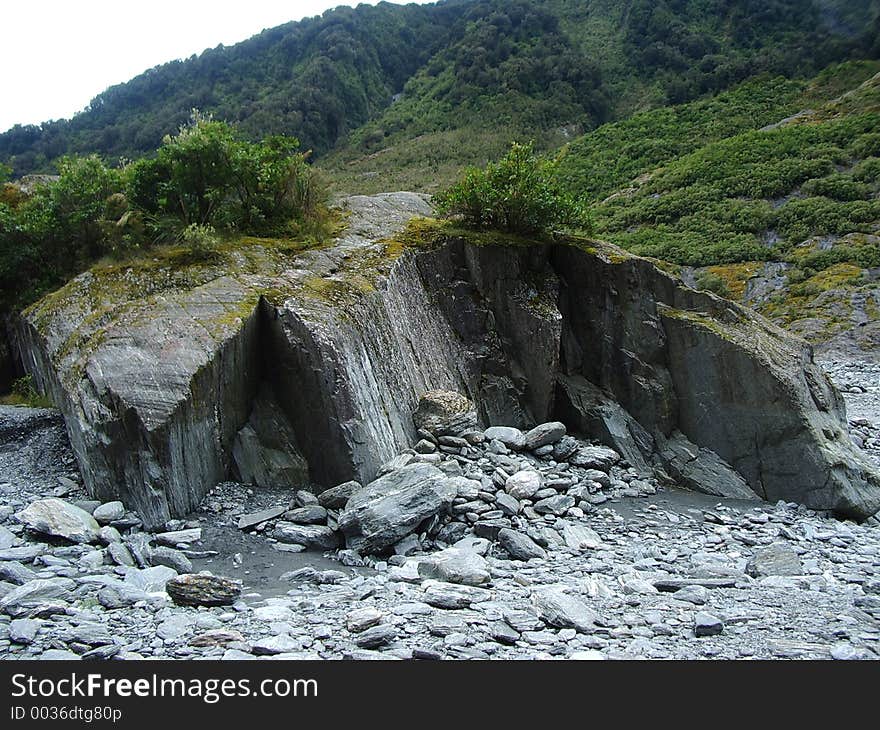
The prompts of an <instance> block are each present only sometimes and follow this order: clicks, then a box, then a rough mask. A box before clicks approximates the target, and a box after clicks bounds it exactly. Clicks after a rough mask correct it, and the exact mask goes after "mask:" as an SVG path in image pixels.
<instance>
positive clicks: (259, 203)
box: [0, 113, 328, 309]
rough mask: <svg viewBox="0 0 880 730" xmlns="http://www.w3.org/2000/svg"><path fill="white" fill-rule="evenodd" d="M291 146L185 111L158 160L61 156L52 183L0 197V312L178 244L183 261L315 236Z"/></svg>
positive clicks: (320, 215)
mask: <svg viewBox="0 0 880 730" xmlns="http://www.w3.org/2000/svg"><path fill="white" fill-rule="evenodd" d="M297 147H298V142H297V140H296V139H294V138H290V137H281V136H273V137H269V138H267V139H265V140H264V141H262V142H260V143H253V142H248V141H245V140H242V139H240V137H239V136H238V134H237V131H236V130H235V129H234V128H232V127H230V126H229V125H227V124H225V123H223V122H216V121H213V120H211V119H210V118H209V117H206V116H203V115H201V114H198V113H194V114H193V116H192V119H191V121H190V122H189V123H188V124H187V125H184V126H183V127H181V129H180V130H179V131H178V133H177V134H176V135H173V136H171V135H169V136H166V138H165V140H164V141H163V143H162V146H161V147H160V148H159V150H158V151H157V153H156V155H155V156H154V157H151V158H145V159H142V160H139V161H137V162H134V163H130V164H128V165H125V166H124V167H121V168H112V167H108V166H107V165H106V164H105V163H104V162H103V161H102V160H101V159H100V158H99V157H98V156H97V155H88V156H85V157H75V156H69V157H64V158H62V159H61V161H60V162H59V163H58V170H59V176H58V178H57V179H55V180H51V181H47V182H43V183H39V184H37V185H36V186H35V187H34V188H33V189H32V190H30V191H27V192H26V191H24V190H23V189H22V188H21V187H20V186H16V185H13V184H6V185H5V186H3V188H2V190H0V291H2V298H0V306H2V307H3V308H4V309H5V308H6V307H9V306H10V305H22V304H24V303H26V302H29V301H32V300H34V299H35V298H36V297H38V296H39V295H40V294H42V293H44V292H46V291H48V290H50V289H51V288H54V287H56V286H58V285H59V284H61V283H63V282H64V281H65V280H66V279H67V278H69V277H70V276H72V275H74V274H76V273H78V272H79V271H81V270H82V269H83V268H85V267H86V266H88V265H89V264H90V263H91V262H93V261H95V260H97V259H99V258H101V257H105V256H114V257H117V258H118V257H124V256H127V255H130V254H132V253H134V252H135V251H137V250H142V249H146V248H149V247H151V246H154V245H157V244H168V243H182V244H183V247H184V249H183V252H184V255H185V257H186V258H187V259H188V260H197V259H210V258H212V257H214V256H215V255H216V252H217V248H218V245H219V242H220V238H221V237H222V236H231V235H236V234H241V233H248V234H257V235H272V236H279V237H288V236H293V237H299V238H302V237H304V236H309V235H312V236H314V235H320V234H321V232H322V229H323V227H324V225H325V224H326V222H327V218H328V216H327V214H326V209H325V208H324V206H323V201H324V195H323V193H322V188H321V186H320V185H319V184H318V183H317V182H316V180H315V176H314V173H313V172H312V170H311V168H310V167H309V166H308V165H307V163H306V159H305V157H306V156H305V155H303V154H302V153H299V152H298V151H297Z"/></svg>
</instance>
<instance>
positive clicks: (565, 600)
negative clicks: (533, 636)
mask: <svg viewBox="0 0 880 730" xmlns="http://www.w3.org/2000/svg"><path fill="white" fill-rule="evenodd" d="M531 601H532V605H533V606H534V607H535V609H536V610H537V611H538V615H539V616H540V617H541V619H542V620H543V621H544V622H545V623H547V624H549V625H550V626H556V627H558V628H561V629H574V630H575V631H578V632H580V633H584V634H589V633H593V631H595V628H596V623H597V622H598V620H599V616H598V614H597V613H596V612H595V611H594V610H593V609H591V608H590V607H589V606H587V604H586V603H584V602H583V601H582V600H581V599H580V598H578V597H577V596H574V595H571V594H569V593H567V592H566V591H565V588H564V587H562V586H557V585H549V586H540V587H538V588H535V590H534V591H532V594H531Z"/></svg>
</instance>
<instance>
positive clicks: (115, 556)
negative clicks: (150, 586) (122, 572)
mask: <svg viewBox="0 0 880 730" xmlns="http://www.w3.org/2000/svg"><path fill="white" fill-rule="evenodd" d="M107 553H108V555H110V558H111V559H112V560H113V562H114V563H116V565H128V566H130V567H134V558H133V557H131V553H130V552H129V551H128V548H127V547H125V545H124V544H123V543H121V542H111V543H110V545H108V546H107Z"/></svg>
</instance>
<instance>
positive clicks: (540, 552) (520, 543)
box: [498, 529, 547, 560]
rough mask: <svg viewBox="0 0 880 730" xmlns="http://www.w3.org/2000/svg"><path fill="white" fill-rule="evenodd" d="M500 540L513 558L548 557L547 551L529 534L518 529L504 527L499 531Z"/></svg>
mask: <svg viewBox="0 0 880 730" xmlns="http://www.w3.org/2000/svg"><path fill="white" fill-rule="evenodd" d="M498 542H499V543H500V545H501V547H503V548H504V549H505V550H507V552H508V554H509V555H510V557H511V558H512V559H513V560H531V559H532V558H546V557H547V551H546V550H544V548H542V547H541V546H540V545H538V544H537V543H536V542H535V541H534V540H532V538H530V537H529V536H528V535H524V534H523V533H521V532H517V531H516V530H508V529H503V530H499V531H498Z"/></svg>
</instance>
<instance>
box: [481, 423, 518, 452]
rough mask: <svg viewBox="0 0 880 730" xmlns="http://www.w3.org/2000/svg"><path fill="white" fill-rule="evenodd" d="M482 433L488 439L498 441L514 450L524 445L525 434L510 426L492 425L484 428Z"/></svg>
mask: <svg viewBox="0 0 880 730" xmlns="http://www.w3.org/2000/svg"><path fill="white" fill-rule="evenodd" d="M484 435H485V437H486V439H487V440H488V441H500V442H501V443H502V444H504V445H505V446H506V447H507V448H508V449H513V450H514V451H521V450H522V449H524V448H525V445H526V437H525V434H524V433H523V432H522V431H520V430H519V429H518V428H511V427H510V426H492V427H490V428H487V429H486V430H485V432H484Z"/></svg>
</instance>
